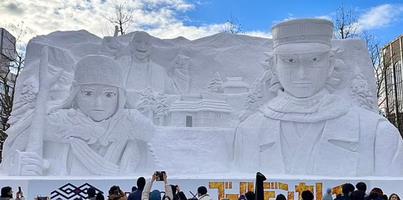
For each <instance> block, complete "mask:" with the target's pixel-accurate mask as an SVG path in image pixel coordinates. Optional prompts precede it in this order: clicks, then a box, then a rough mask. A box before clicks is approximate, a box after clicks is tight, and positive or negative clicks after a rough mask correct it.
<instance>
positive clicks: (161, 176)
mask: <svg viewBox="0 0 403 200" xmlns="http://www.w3.org/2000/svg"><path fill="white" fill-rule="evenodd" d="M164 175H165V171H156V172H155V176H156V177H157V178H156V181H164Z"/></svg>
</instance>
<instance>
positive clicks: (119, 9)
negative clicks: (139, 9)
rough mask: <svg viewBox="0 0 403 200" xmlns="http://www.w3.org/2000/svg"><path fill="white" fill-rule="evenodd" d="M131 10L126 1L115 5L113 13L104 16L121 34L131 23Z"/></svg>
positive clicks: (124, 32)
mask: <svg viewBox="0 0 403 200" xmlns="http://www.w3.org/2000/svg"><path fill="white" fill-rule="evenodd" d="M133 12H134V10H133V9H132V8H130V7H129V6H128V5H127V3H122V4H118V5H115V15H114V16H113V17H111V16H110V17H105V18H106V19H107V20H108V21H109V22H110V23H111V24H112V25H114V26H117V27H118V30H119V32H120V34H121V35H124V34H126V31H127V29H128V28H129V27H130V25H131V23H133Z"/></svg>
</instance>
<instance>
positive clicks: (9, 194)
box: [0, 171, 400, 200]
mask: <svg viewBox="0 0 403 200" xmlns="http://www.w3.org/2000/svg"><path fill="white" fill-rule="evenodd" d="M265 180H266V177H265V176H264V175H263V174H261V173H258V174H257V176H256V190H255V191H254V192H253V191H248V192H246V193H245V194H241V195H240V197H239V199H238V200H264V199H265V198H264V192H263V181H265ZM155 181H161V182H163V184H164V191H159V190H156V189H154V190H153V189H152V188H153V184H154V182H155ZM258 188H260V189H258ZM255 192H256V194H255ZM85 193H86V195H87V198H85V199H89V200H104V199H105V198H106V199H108V200H211V197H210V195H209V194H208V190H207V188H206V187H205V186H199V187H198V188H197V195H193V193H191V194H192V197H191V198H187V197H186V195H185V193H184V192H182V191H181V189H180V187H179V186H178V185H172V184H169V183H168V178H167V175H166V173H165V172H163V171H162V172H156V173H154V174H153V175H152V177H151V179H150V181H146V179H145V178H144V177H139V178H138V179H137V185H136V186H133V187H132V190H131V192H124V191H123V190H121V189H120V187H119V186H117V185H113V186H112V187H111V188H110V189H109V191H108V194H105V195H104V194H103V192H101V191H97V190H96V189H95V188H88V189H87V190H86V191H85ZM13 194H14V192H13V189H12V188H11V187H9V186H6V187H3V188H1V196H0V200H25V198H24V194H23V192H22V191H21V188H20V187H18V191H17V192H16V193H15V196H14V195H13ZM301 198H302V200H317V199H315V196H314V194H313V193H312V192H311V191H309V190H306V191H303V192H302V193H301ZM35 199H38V200H42V199H49V198H46V197H45V198H40V197H38V198H35ZM276 200H287V198H286V196H284V195H283V194H278V195H277V196H276ZM322 200H400V197H399V196H398V195H397V194H395V193H392V194H390V195H389V196H388V195H387V194H385V193H383V191H382V189H381V188H377V187H375V188H372V189H371V191H370V192H369V193H367V185H366V184H365V183H364V182H358V183H357V184H356V185H355V186H354V185H353V184H351V183H345V184H343V185H342V188H341V194H338V195H334V194H333V191H332V189H330V188H328V189H327V190H326V192H325V194H324V195H323V198H322Z"/></svg>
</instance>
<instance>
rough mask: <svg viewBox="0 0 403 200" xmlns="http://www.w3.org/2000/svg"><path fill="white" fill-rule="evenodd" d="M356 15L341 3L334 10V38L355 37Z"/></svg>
mask: <svg viewBox="0 0 403 200" xmlns="http://www.w3.org/2000/svg"><path fill="white" fill-rule="evenodd" d="M357 25H358V23H357V17H356V15H355V14H354V11H353V10H352V9H351V8H348V9H346V8H345V7H344V6H343V5H341V6H340V7H339V8H338V9H337V11H336V18H335V20H334V29H335V32H336V38H338V39H347V38H353V37H357Z"/></svg>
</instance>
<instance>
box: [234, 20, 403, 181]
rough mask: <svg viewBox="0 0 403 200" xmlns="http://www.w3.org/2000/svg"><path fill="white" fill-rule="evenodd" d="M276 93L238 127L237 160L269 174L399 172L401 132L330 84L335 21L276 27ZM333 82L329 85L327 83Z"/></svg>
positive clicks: (244, 168) (296, 22)
mask: <svg viewBox="0 0 403 200" xmlns="http://www.w3.org/2000/svg"><path fill="white" fill-rule="evenodd" d="M272 32H273V65H274V67H275V69H274V71H275V73H274V75H275V77H276V78H277V79H278V81H279V86H280V87H279V88H278V89H279V90H278V95H277V96H276V97H275V98H274V99H272V100H270V101H269V102H267V103H266V104H265V105H263V106H262V107H261V108H260V110H259V111H258V112H256V113H255V114H253V115H251V116H249V117H248V118H247V119H246V120H245V121H244V122H242V123H241V125H240V126H239V127H238V128H237V132H236V139H235V152H234V156H235V163H236V164H237V166H238V167H239V169H240V170H241V171H250V172H255V171H264V172H266V173H270V174H298V175H301V174H302V175H306V174H309V175H327V176H333V175H334V176H341V175H343V176H367V175H402V174H403V173H402V171H403V170H402V162H403V159H402V153H403V152H402V151H403V149H402V147H403V146H402V140H401V138H400V134H399V132H398V131H397V129H396V128H395V127H394V126H393V125H392V124H390V123H389V122H388V121H387V120H386V119H385V118H383V117H382V116H380V115H378V114H377V113H374V112H372V111H369V110H366V109H363V108H361V107H358V106H354V105H353V104H351V102H350V101H347V100H346V99H343V98H342V97H340V96H338V95H337V94H334V93H332V92H331V91H330V90H329V89H328V88H331V87H327V86H330V85H331V84H334V81H335V80H337V79H332V78H333V77H332V75H334V74H333V72H334V66H335V50H333V49H332V48H331V38H332V35H333V24H332V22H330V21H327V20H322V19H302V20H291V21H287V22H283V23H280V24H278V25H276V26H274V27H273V28H272ZM329 84H330V85H329Z"/></svg>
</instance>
